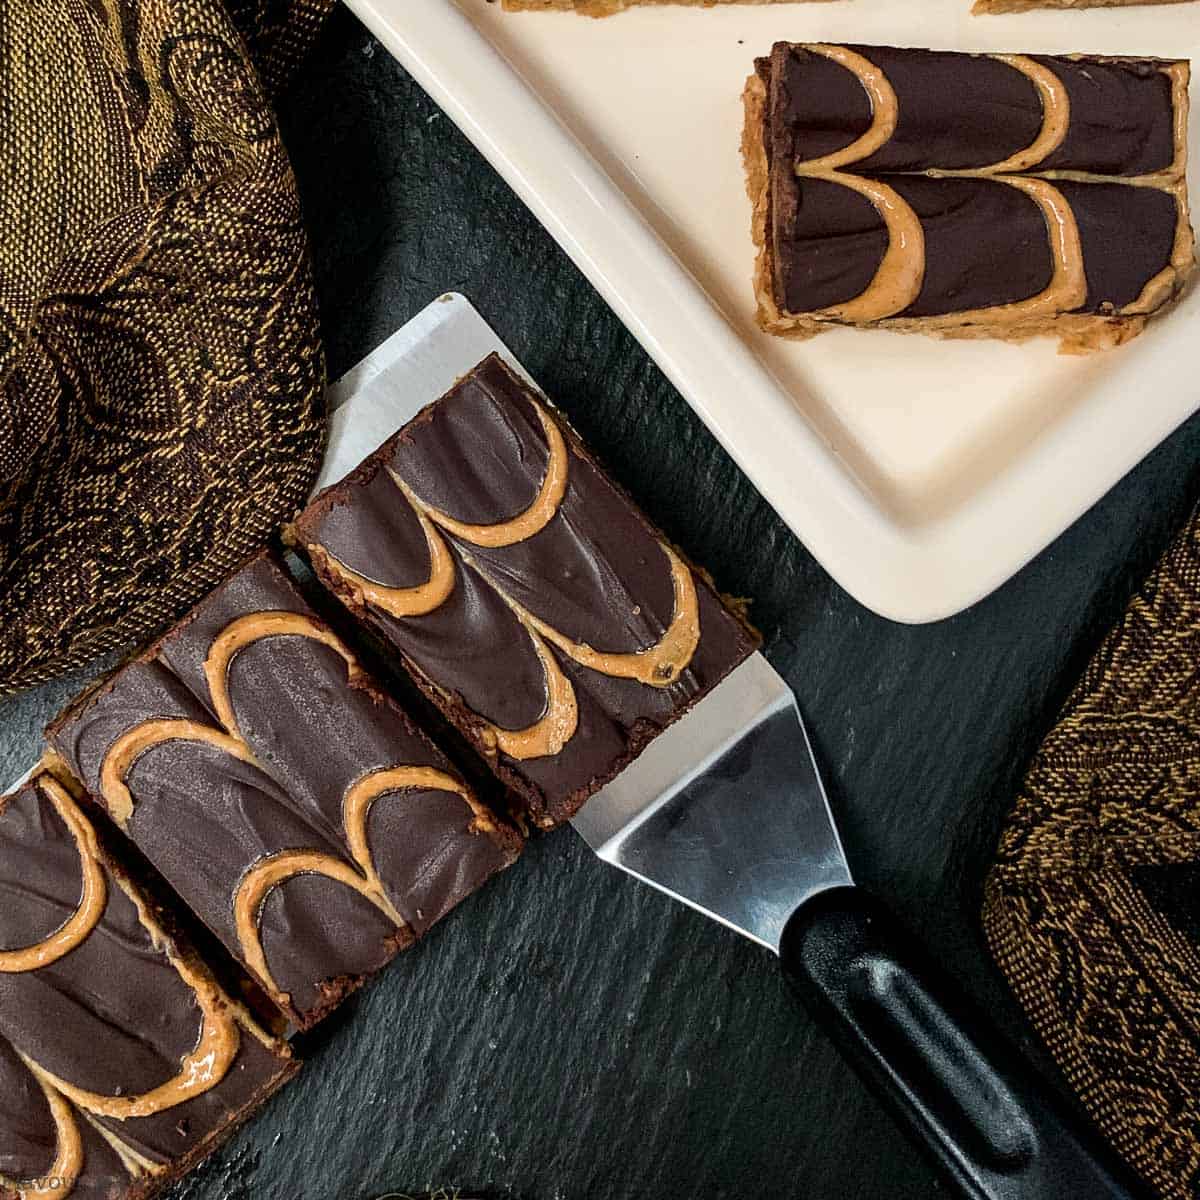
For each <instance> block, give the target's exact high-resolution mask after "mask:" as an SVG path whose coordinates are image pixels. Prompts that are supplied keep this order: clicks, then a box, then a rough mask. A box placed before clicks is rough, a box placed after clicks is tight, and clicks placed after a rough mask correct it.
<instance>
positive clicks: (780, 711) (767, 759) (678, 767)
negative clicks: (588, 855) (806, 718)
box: [571, 654, 851, 953]
mask: <svg viewBox="0 0 1200 1200" xmlns="http://www.w3.org/2000/svg"><path fill="white" fill-rule="evenodd" d="M571 823H572V824H573V825H574V826H575V828H576V829H577V830H578V831H579V833H581V834H582V835H583V837H584V839H585V840H586V841H587V843H588V844H589V845H590V846H591V847H592V849H593V850H595V851H596V853H597V854H598V855H599V856H600V857H601V858H602V859H604V860H605V861H606V862H610V863H612V864H613V866H616V867H620V868H621V869H622V870H624V871H628V872H629V873H630V874H631V875H635V876H636V877H637V878H638V879H641V880H643V881H644V882H646V883H649V884H651V885H652V886H653V887H656V888H658V889H659V890H660V891H664V892H666V893H667V894H668V895H671V896H674V897H675V898H676V899H677V900H682V901H683V903H685V904H689V905H691V906H692V907H693V908H696V909H699V910H700V911H701V912H702V913H705V914H706V915H707V916H710V917H712V918H713V919H714V920H716V921H720V922H721V923H722V924H723V925H728V926H729V927H730V928H732V929H736V930H737V931H738V932H739V933H743V934H745V935H746V936H747V937H749V938H752V939H753V940H754V941H756V942H759V943H761V944H762V945H764V946H766V947H768V948H769V949H771V950H774V951H775V952H777V953H778V950H779V939H780V936H781V935H782V933H783V927H784V925H785V924H786V923H787V919H788V917H790V916H791V914H792V913H793V912H795V911H796V909H797V908H798V907H799V906H800V905H801V904H802V903H803V902H804V901H805V900H807V899H809V897H811V896H813V895H815V894H816V893H817V892H820V891H824V890H825V889H826V888H831V887H838V886H842V885H847V884H849V883H850V882H851V878H850V868H849V866H848V865H847V863H846V856H845V854H844V853H843V851H842V844H841V840H840V839H839V837H838V833H837V827H836V826H835V824H834V821H833V814H832V813H831V812H830V809H829V802H828V800H827V799H826V796H825V788H824V786H823V785H822V783H821V777H820V775H819V774H818V772H817V766H816V763H815V761H814V759H813V755H812V748H811V747H810V745H809V741H808V734H807V733H806V732H805V729H804V723H803V721H802V720H801V719H800V710H799V709H798V707H797V706H796V698H795V696H793V695H792V691H791V689H790V688H789V687H788V686H787V684H786V683H785V682H784V681H783V680H782V679H781V678H780V676H779V675H778V674H777V673H776V672H775V670H774V669H773V668H772V667H771V665H770V663H768V662H767V660H766V659H765V658H763V656H762V655H761V654H754V655H752V656H751V657H750V658H749V659H748V660H747V661H746V662H744V663H742V665H741V666H739V667H738V668H737V670H735V671H734V672H733V674H731V675H730V676H729V678H727V679H726V680H724V681H723V682H722V683H721V684H720V685H718V686H717V687H716V688H714V689H713V691H711V692H710V693H709V694H708V695H707V696H705V697H704V699H703V700H701V701H700V703H699V704H697V705H696V707H695V708H693V709H692V710H691V711H690V712H689V713H687V714H686V715H685V716H684V717H682V718H681V719H680V720H679V721H677V722H676V723H675V724H674V725H672V726H671V727H670V728H669V729H667V730H666V731H665V732H664V733H662V734H660V735H659V736H658V737H657V738H655V740H654V741H653V742H651V743H650V745H649V746H648V747H647V748H646V750H645V751H643V752H642V754H641V756H640V757H639V758H637V759H636V760H635V761H634V762H633V763H632V764H630V765H629V766H628V767H626V768H625V770H624V771H622V772H621V774H620V775H618V776H617V777H616V778H615V779H614V780H613V781H612V782H611V783H609V784H608V785H607V786H605V787H604V788H603V789H601V790H600V791H599V792H597V793H596V794H595V795H594V796H593V797H592V798H591V799H590V800H588V802H587V804H585V805H584V807H583V808H582V809H581V810H580V811H579V812H578V813H577V814H576V815H575V816H574V817H573V818H572V821H571Z"/></svg>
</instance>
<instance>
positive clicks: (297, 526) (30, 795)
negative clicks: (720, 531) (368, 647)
mask: <svg viewBox="0 0 1200 1200" xmlns="http://www.w3.org/2000/svg"><path fill="white" fill-rule="evenodd" d="M287 538H288V540H289V541H291V542H292V543H293V545H295V546H296V548H297V549H299V550H300V551H301V553H303V554H304V555H306V556H307V557H308V559H309V561H310V562H311V563H312V565H313V567H314V569H315V571H316V574H317V576H318V578H319V579H320V581H321V582H322V583H324V584H325V585H327V587H328V589H329V590H330V591H332V592H333V594H334V595H335V596H337V597H338V598H340V599H341V600H342V601H344V603H345V605H346V606H347V607H348V608H349V610H350V613H351V614H352V617H353V618H354V619H355V620H352V621H347V622H346V624H347V625H348V626H350V628H351V629H352V630H356V631H358V632H361V626H367V627H369V629H370V630H371V631H373V633H374V635H375V638H376V640H378V641H382V642H383V643H385V644H386V646H387V647H389V648H390V650H391V651H392V652H394V655H395V659H396V661H397V663H398V664H400V665H402V666H403V668H404V669H405V670H406V671H407V672H408V674H409V675H410V676H411V678H412V679H413V680H414V681H415V682H416V684H417V687H418V688H419V689H420V691H422V692H424V693H425V695H426V696H427V697H428V698H429V699H430V700H432V701H433V704H434V705H436V707H437V708H438V709H440V710H441V714H442V716H443V717H444V718H446V719H447V720H448V722H449V725H450V726H453V727H454V728H455V729H457V731H458V733H459V734H461V735H463V736H464V737H465V738H466V739H467V741H468V742H469V743H470V744H471V745H472V746H473V747H474V748H475V750H476V751H478V752H479V755H480V756H481V757H482V759H483V761H484V762H486V763H487V764H489V765H490V766H491V768H492V769H493V771H494V774H495V776H497V777H498V778H499V779H500V780H501V781H502V784H503V785H504V786H503V789H500V788H497V792H498V793H499V792H503V795H504V796H505V801H504V803H502V804H498V805H496V806H488V805H485V804H484V803H482V802H481V801H480V799H479V798H478V797H477V795H476V791H475V789H473V788H472V787H471V786H470V785H469V784H468V783H467V782H466V778H465V776H464V774H463V773H460V771H459V770H458V769H457V768H456V767H455V766H454V765H452V764H451V762H450V761H449V759H448V758H447V757H446V755H445V754H444V753H443V752H442V751H441V750H440V749H438V747H437V746H436V745H435V744H434V742H433V741H432V740H431V739H430V737H429V736H427V734H426V733H424V732H422V731H421V730H420V729H419V728H418V727H417V725H416V724H415V723H414V721H413V719H412V717H411V716H410V715H409V713H408V712H407V711H406V709H405V708H403V707H401V705H400V704H399V703H397V701H396V700H395V699H394V698H393V697H392V696H390V695H389V694H387V692H385V690H384V689H383V687H382V686H381V685H380V683H379V682H377V679H376V678H375V677H374V676H373V675H372V674H371V672H370V671H369V670H368V669H367V668H366V667H365V666H364V665H363V663H362V662H361V661H360V658H361V656H360V655H359V654H357V653H356V652H355V650H353V649H351V647H350V646H349V645H348V644H347V641H346V640H344V639H343V638H342V637H341V636H339V634H338V633H336V632H335V631H334V629H333V628H331V626H330V624H329V623H327V621H325V620H323V619H322V618H321V617H320V616H319V615H318V613H317V612H316V611H315V610H314V609H313V607H311V606H310V604H309V603H308V601H307V600H306V599H305V596H304V595H303V594H302V592H301V591H300V590H299V589H298V588H297V586H296V584H295V583H294V582H293V580H292V578H291V576H290V575H289V573H288V572H287V571H286V570H285V569H284V566H283V562H282V560H281V559H279V558H277V557H276V556H275V555H273V554H272V553H270V552H267V551H264V552H262V553H260V554H259V555H257V556H256V557H254V558H253V559H252V560H250V561H249V562H248V563H247V564H245V565H244V566H243V567H242V568H241V569H240V570H239V571H238V572H236V573H235V574H234V575H233V576H232V577H231V578H229V579H227V580H226V581H225V582H224V583H223V584H222V585H221V586H220V587H218V588H217V589H216V590H215V591H213V592H212V593H211V594H210V595H209V596H208V597H207V598H206V599H204V600H203V601H202V602H201V603H200V604H199V605H197V606H196V608H195V609H194V610H193V611H192V612H191V613H190V614H188V616H187V617H186V618H185V619H184V620H182V621H181V622H180V623H179V624H178V625H177V626H175V627H174V628H173V629H172V630H170V631H169V632H168V633H167V634H166V635H165V636H164V637H162V638H161V639H160V640H159V641H158V642H156V643H155V644H154V645H152V646H151V647H150V648H149V649H147V650H145V651H144V652H143V653H141V654H139V655H138V656H137V657H135V658H134V659H132V660H131V661H129V662H127V663H126V664H125V665H124V666H122V667H121V668H120V669H118V670H117V671H116V672H114V673H113V674H112V675H110V676H109V677H108V678H106V679H104V680H103V681H102V682H101V683H99V684H98V685H96V686H95V687H93V688H92V689H91V690H90V691H89V692H87V693H85V694H84V695H83V696H81V697H80V698H79V699H77V700H76V701H75V702H74V703H73V704H71V705H70V706H69V707H68V708H67V710H66V711H65V712H64V713H62V715H61V716H59V717H58V718H57V719H56V720H55V721H54V722H53V723H52V725H51V726H50V728H49V730H48V731H47V738H48V741H49V744H50V747H51V749H50V751H49V752H48V755H47V758H46V760H45V761H44V764H43V766H42V768H40V769H39V770H38V771H37V772H36V773H35V774H34V776H33V777H32V778H31V779H30V780H29V781H28V782H27V783H25V784H24V785H23V786H21V787H20V788H18V789H16V790H14V791H13V792H12V793H11V794H10V795H9V796H8V797H6V798H4V799H3V800H0V887H2V888H3V890H4V894H5V903H4V905H3V908H0V1180H3V1182H0V1195H4V1196H5V1197H7V1196H8V1195H12V1196H17V1197H21V1200H27V1198H33V1197H38V1198H40V1197H43V1196H55V1197H65V1196H76V1197H80V1196H86V1197H108V1198H112V1197H122V1198H127V1197H135V1196H136V1197H144V1196H149V1195H151V1194H152V1193H154V1192H155V1191H157V1190H158V1189H159V1188H160V1187H161V1186H163V1185H164V1184H165V1183H166V1182H168V1181H169V1180H171V1179H174V1178H176V1177H178V1175H179V1174H181V1173H182V1172H184V1171H185V1170H186V1169H187V1168H188V1167H189V1166H190V1165H191V1164H192V1163H193V1162H195V1161H196V1160H197V1159H198V1158H200V1157H201V1156H203V1155H204V1154H205V1153H207V1151H208V1150H210V1149H211V1148H212V1146H213V1145H214V1144H215V1143H216V1141H217V1140H218V1139H219V1138H220V1137H221V1136H222V1134H223V1133H225V1132H226V1131H228V1130H229V1129H230V1128H232V1126H233V1125H234V1124H236V1122H237V1121H238V1120H239V1119H240V1118H242V1117H243V1116H245V1115H246V1114H247V1113H249V1112H250V1111H251V1110H252V1109H253V1108H254V1107H256V1106H257V1104H259V1103H260V1102H261V1101H262V1100H264V1099H265V1098H266V1097H267V1096H268V1095H270V1094H271V1093H272V1092H273V1091H274V1090H275V1089H276V1088H277V1087H278V1086H279V1085H280V1084H282V1083H283V1082H284V1081H285V1080H286V1079H287V1078H288V1077H289V1076H290V1075H291V1074H292V1073H293V1072H294V1071H295V1070H296V1069H297V1063H296V1061H295V1060H294V1059H293V1058H292V1056H291V1053H290V1051H289V1048H288V1046H287V1045H286V1044H285V1043H284V1042H283V1041H281V1040H279V1039H278V1038H276V1037H274V1036H272V1035H271V1034H269V1033H267V1032H266V1031H264V1029H263V1027H262V1026H261V1025H260V1024H259V1023H258V1022H256V1021H255V1020H254V1018H253V1017H252V1016H251V1015H250V1013H249V1012H248V1011H247V1009H246V1008H245V1007H244V1006H243V1005H242V1004H240V1003H238V1002H237V1001H235V1000H234V999H232V998H231V996H230V994H229V991H228V990H223V989H222V986H221V984H220V983H218V982H217V979H216V978H215V977H214V974H213V973H212V971H210V970H209V968H208V967H207V966H205V965H204V963H203V962H202V961H201V960H200V957H199V956H198V955H197V953H196V952H195V950H194V949H192V948H191V946H190V945H189V942H188V939H187V938H186V937H185V936H184V935H183V933H181V932H180V930H181V927H183V926H185V925H186V924H187V922H188V921H189V920H192V919H194V918H199V921H200V922H201V923H202V924H203V925H204V926H206V927H207V931H205V932H204V936H206V937H207V936H209V935H212V936H215V938H216V939H217V940H218V941H219V942H220V943H221V944H222V945H223V947H224V949H225V950H226V951H228V952H229V954H230V955H232V957H233V959H234V960H236V962H237V963H238V964H240V966H241V967H242V968H244V970H245V972H246V973H247V974H248V975H249V977H250V978H251V979H252V980H253V981H254V982H255V983H256V984H257V985H258V987H259V988H261V989H262V991H264V992H265V993H266V994H267V995H268V996H269V997H270V998H271V1000H272V1001H273V1002H274V1005H275V1006H276V1007H277V1008H278V1009H279V1010H280V1012H281V1013H282V1014H283V1015H284V1017H285V1018H286V1021H287V1023H289V1024H290V1025H291V1027H292V1028H294V1029H307V1028H309V1027H311V1026H312V1025H313V1024H315V1023H316V1022H317V1021H319V1020H320V1019H321V1018H322V1017H323V1016H325V1015H326V1014H327V1013H328V1012H329V1011H330V1010H331V1009H332V1008H333V1007H334V1006H335V1005H336V1004H337V1003H338V1002H339V1001H340V1000H341V999H342V998H343V997H344V996H346V995H347V994H348V993H349V992H350V991H351V990H353V989H354V988H355V987H357V986H358V985H359V984H360V983H361V982H362V981H363V980H364V979H366V978H367V977H369V976H370V975H372V974H373V973H374V972H376V971H378V970H379V969H380V968H381V967H383V966H384V965H385V964H386V963H387V962H388V960H389V959H391V958H392V957H393V956H394V955H395V954H396V953H397V952H398V951H400V950H402V949H404V948H405V947H406V946H408V945H410V944H411V943H412V942H413V941H415V940H416V939H417V938H418V937H420V936H421V935H422V934H423V933H424V932H425V931H426V930H427V929H428V928H429V927H430V926H431V925H432V924H433V923H434V922H435V921H437V920H438V919H439V918H441V917H442V916H444V915H445V914H446V913H447V912H448V911H449V910H450V909H451V908H452V907H454V905H456V904H457V903H458V902H459V901H460V900H462V899H463V898H464V897H466V896H467V895H469V894H470V893H471V892H472V891H474V890H475V889H477V888H478V887H480V886H481V885H482V884H483V883H484V882H485V881H486V880H487V879H489V878H490V877H491V876H492V875H494V874H495V873H496V872H498V871H500V870H502V869H503V868H505V867H506V866H508V865H509V864H511V863H512V862H513V861H514V860H515V859H516V858H517V856H518V854H519V853H520V850H521V845H522V837H523V834H522V830H524V829H528V828H529V826H530V825H532V826H535V827H539V828H550V827H552V826H554V825H556V824H558V823H560V822H561V821H563V820H565V819H566V818H567V817H569V816H570V815H571V814H572V813H573V812H574V811H575V810H576V809H577V808H578V807H579V806H580V805H581V804H582V803H583V802H584V800H586V798H587V797H588V796H589V795H590V794H591V793H592V792H593V791H595V790H596V789H597V788H599V787H600V786H602V785H603V784H604V783H605V782H606V781H607V780H608V779H610V778H612V776H613V775H615V774H616V773H617V772H618V771H619V770H620V769H621V768H622V767H623V766H624V765H625V764H626V763H627V762H628V761H630V759H631V758H632V757H633V756H634V755H636V754H637V753H638V752H639V751H640V750H641V749H642V748H643V747H644V746H645V745H646V744H647V743H648V742H649V741H650V740H651V739H652V738H653V736H654V735H655V734H656V733H657V732H659V731H660V730H661V729H663V728H665V727H666V725H668V724H669V723H670V722H671V721H672V720H674V719H675V718H677V717H678V716H679V715H681V714H682V713H683V712H684V711H686V710H687V709H688V708H689V707H690V706H691V705H692V704H694V703H695V702H696V701H697V700H698V699H699V698H700V697H701V696H702V695H703V694H704V693H705V692H706V691H708V690H709V689H710V688H712V687H713V686H714V685H715V684H716V683H717V682H718V681H719V680H720V679H721V678H722V677H723V676H724V675H725V674H727V673H728V672H729V671H730V670H731V669H732V668H733V667H734V666H735V665H736V664H737V663H738V662H739V661H741V660H742V659H743V658H744V657H745V656H746V655H747V654H748V653H750V651H751V650H752V649H753V647H754V644H755V638H754V635H753V634H752V632H751V631H750V630H749V629H748V627H747V626H746V624H745V622H744V621H743V619H742V617H741V616H740V615H739V614H738V613H737V612H735V611H734V610H733V609H731V608H730V607H729V606H727V605H726V604H725V603H724V602H723V601H722V600H721V598H720V597H719V596H718V595H717V594H716V592H715V591H714V589H713V588H712V586H711V584H710V582H709V581H708V579H707V578H706V577H705V576H704V575H703V574H701V573H699V572H697V571H696V570H695V569H694V568H693V567H692V566H691V565H690V564H689V563H688V562H687V561H686V560H685V559H684V558H683V556H682V555H681V554H680V552H679V551H678V550H676V549H675V548H674V547H672V546H671V545H670V544H669V543H668V542H666V541H665V540H664V538H663V537H662V535H661V534H660V533H659V532H658V531H657V530H656V529H655V528H654V527H653V526H651V525H650V524H649V522H648V521H647V520H646V519H645V518H644V517H643V516H642V515H641V514H640V513H639V512H638V510H637V509H636V508H635V507H634V505H633V504H632V502H631V501H630V500H629V499H628V497H627V496H626V495H625V494H624V493H623V492H622V491H621V490H620V489H619V488H618V487H617V486H616V485H615V484H613V483H612V482H611V481H610V480H609V479H608V477H607V476H606V475H605V474H604V473H603V472H602V471H601V470H600V468H599V467H598V466H597V465H596V463H595V461H594V460H593V459H592V458H591V457H590V456H589V455H588V453H587V452H586V450H584V448H583V447H582V445H581V444H580V443H579V440H578V438H577V437H576V436H575V435H574V433H573V432H572V431H571V430H570V429H569V428H568V427H567V426H566V424H565V423H564V421H563V420H562V418H561V417H560V416H559V414H558V413H557V412H556V411H555V410H553V409H552V407H551V406H550V405H549V403H548V402H547V401H546V400H545V399H544V398H543V397H541V396H539V395H537V394H535V393H534V392H533V391H532V390H531V389H530V388H528V387H527V386H526V385H524V384H523V383H522V382H521V381H520V380H519V379H518V378H517V377H516V376H515V375H514V374H513V373H512V372H511V371H510V370H509V369H508V368H507V367H506V366H505V365H504V364H503V363H502V362H501V361H500V360H499V359H498V358H495V357H493V358H490V359H488V360H486V361H485V362H484V363H482V364H481V365H480V366H479V367H478V368H476V370H475V371H473V372H472V373H471V374H470V375H468V376H467V377H466V378H464V379H463V380H462V381H460V383H459V384H458V385H457V386H456V387H455V388H454V389H452V390H451V392H450V393H448V394H447V395H446V396H445V397H443V398H442V399H441V400H440V401H438V402H437V403H436V404H434V405H431V406H430V407H429V408H428V409H426V410H425V411H424V412H422V413H421V414H420V415H419V416H418V417H417V418H416V419H415V420H414V421H412V422H411V423H410V424H409V425H408V426H407V427H406V428H405V429H404V430H402V431H401V432H400V433H398V434H397V435H396V436H394V437H393V438H392V439H391V440H390V441H388V442H387V443H385V444H384V445H383V446H382V447H381V448H380V449H379V450H378V451H377V452H376V453H375V454H373V455H372V456H371V457H370V458H369V459H367V460H366V462H364V463H363V464H362V465H361V466H360V467H359V468H358V469H357V470H356V471H355V472H353V473H352V474H351V475H350V476H349V477H347V479H346V480H344V481H343V482H342V483H340V484H338V485H335V486H334V487H333V488H331V489H329V490H328V491H326V492H325V493H323V494H322V495H320V496H319V497H317V499H316V500H315V501H314V502H313V503H312V505H311V506H310V507H309V508H308V509H307V510H306V511H305V512H304V513H302V514H300V515H299V517H298V518H297V520H296V521H295V522H294V523H293V524H292V525H291V526H289V528H288V530H287ZM354 640H356V641H357V640H358V639H357V637H355V638H354ZM414 695H415V693H414ZM419 703H420V702H419V701H418V704H419ZM468 773H469V772H468ZM130 843H132V847H133V848H131V847H130ZM134 864H136V865H134ZM164 896H167V897H169V899H167V901H166V903H165V904H164V903H163V900H162V898H163V897H164ZM172 907H174V908H176V909H177V910H178V909H180V908H182V909H184V910H190V914H191V915H190V916H187V917H180V918H178V919H177V918H174V917H172V916H171V910H172ZM268 1023H269V1022H268ZM279 1025H280V1027H281V1028H282V1026H283V1023H282V1022H280V1023H279ZM6 1189H7V1191H6Z"/></svg>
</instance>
